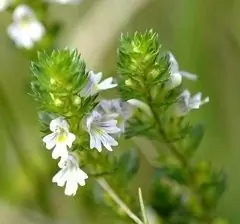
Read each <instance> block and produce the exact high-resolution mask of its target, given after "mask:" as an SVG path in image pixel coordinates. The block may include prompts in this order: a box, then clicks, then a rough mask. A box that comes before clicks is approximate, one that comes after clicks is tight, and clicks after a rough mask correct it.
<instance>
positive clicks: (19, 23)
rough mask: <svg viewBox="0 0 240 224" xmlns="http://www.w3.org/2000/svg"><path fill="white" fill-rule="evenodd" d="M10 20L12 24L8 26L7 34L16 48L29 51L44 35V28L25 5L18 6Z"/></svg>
mask: <svg viewBox="0 0 240 224" xmlns="http://www.w3.org/2000/svg"><path fill="white" fill-rule="evenodd" d="M12 18H13V23H12V24H10V25H9V27H8V30H7V32H8V35H9V37H10V38H11V39H12V40H13V41H14V43H15V44H16V45H17V46H18V47H21V48H26V49H31V48H32V47H33V46H34V44H35V43H36V42H38V41H40V40H41V39H42V37H43V35H44V34H45V28H44V26H43V25H42V24H41V23H40V22H39V21H38V20H37V18H36V16H35V14H34V12H33V10H32V9H31V8H30V7H28V6H27V5H23V4H22V5H19V6H18V7H17V8H16V9H15V10H14V12H13V17H12Z"/></svg>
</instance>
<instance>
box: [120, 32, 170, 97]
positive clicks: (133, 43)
mask: <svg viewBox="0 0 240 224" xmlns="http://www.w3.org/2000/svg"><path fill="white" fill-rule="evenodd" d="M117 63H118V73H119V74H120V76H119V82H120V85H119V88H120V92H121V93H122V97H123V98H124V99H126V100H127V99H132V98H137V99H141V100H144V99H145V95H144V93H145V92H146V91H150V92H149V94H151V95H155V96H157V95H158V87H159V85H161V84H162V83H163V81H164V80H167V79H168V76H169V72H168V66H169V64H168V60H167V57H166V56H165V55H164V54H163V50H162V48H161V45H160V44H159V42H158V35H157V34H156V33H154V32H153V31H152V30H151V31H146V32H145V33H144V34H141V33H138V32H136V33H135V34H134V36H133V37H131V36H129V35H122V36H121V40H120V46H119V49H118V62H117ZM150 87H151V89H148V88H150ZM136 89H138V91H135V90H136Z"/></svg>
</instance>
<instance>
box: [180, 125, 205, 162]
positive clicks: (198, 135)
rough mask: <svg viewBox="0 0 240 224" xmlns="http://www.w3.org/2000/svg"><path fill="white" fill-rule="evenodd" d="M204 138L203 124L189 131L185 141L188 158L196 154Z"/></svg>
mask: <svg viewBox="0 0 240 224" xmlns="http://www.w3.org/2000/svg"><path fill="white" fill-rule="evenodd" d="M203 136H204V128H203V125H201V124H198V125H195V126H193V127H192V128H191V129H190V130H189V134H188V135H187V136H186V138H185V139H184V140H183V148H184V151H185V153H184V154H185V155H186V156H188V157H191V156H192V155H193V154H194V152H195V151H196V149H197V148H198V147H199V145H200V143H201V141H202V138H203Z"/></svg>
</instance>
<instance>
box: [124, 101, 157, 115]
mask: <svg viewBox="0 0 240 224" xmlns="http://www.w3.org/2000/svg"><path fill="white" fill-rule="evenodd" d="M127 102H128V103H129V104H131V105H132V106H134V107H137V108H139V109H141V110H142V111H144V112H145V113H146V114H147V115H148V116H150V117H151V116H152V111H151V109H150V107H149V106H148V105H147V104H146V103H144V102H143V101H141V100H137V99H130V100H128V101H127Z"/></svg>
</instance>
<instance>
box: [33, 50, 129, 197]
mask: <svg viewBox="0 0 240 224" xmlns="http://www.w3.org/2000/svg"><path fill="white" fill-rule="evenodd" d="M38 58H39V60H38V62H36V63H33V64H32V71H33V74H34V77H35V80H34V81H33V82H32V90H33V95H34V97H35V99H36V100H37V101H38V102H39V104H40V107H41V110H42V111H44V113H47V114H49V117H53V119H52V120H51V121H50V123H49V122H48V124H49V126H50V127H49V129H50V131H51V133H49V132H48V133H47V134H46V135H45V136H44V137H43V142H44V143H45V144H46V148H47V149H48V150H52V158H53V159H60V161H59V163H58V166H59V167H60V168H61V170H60V171H59V173H57V174H56V176H54V178H53V182H56V183H57V185H58V186H64V185H65V183H66V189H65V194H67V195H75V194H76V191H77V186H78V184H79V185H81V186H82V185H84V184H85V180H86V179H87V177H88V175H87V174H86V173H85V172H84V171H82V170H81V169H80V168H79V162H80V163H81V165H82V166H84V165H85V164H84V162H85V161H84V158H83V157H81V156H79V154H78V152H79V151H81V152H82V153H83V154H84V152H86V153H89V152H88V151H89V150H91V149H96V150H97V151H98V152H101V151H102V149H103V148H106V149H107V150H108V151H113V147H115V146H117V145H118V142H117V138H118V137H119V134H120V133H122V132H123V131H124V127H125V121H126V120H127V119H128V118H129V117H130V116H131V115H132V111H133V106H132V105H131V104H130V103H128V102H123V101H121V100H120V99H114V100H104V99H102V100H98V98H99V97H98V96H99V93H100V92H101V91H103V90H107V89H112V88H114V87H116V86H117V84H116V83H114V80H113V78H112V77H109V78H107V79H105V80H102V73H95V72H94V71H85V64H84V62H83V61H82V60H81V58H80V55H79V54H78V53H77V52H76V51H69V50H67V49H64V50H57V51H54V52H53V53H52V54H51V55H48V54H46V53H42V54H39V57H38ZM69 63H70V65H69Z"/></svg>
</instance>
